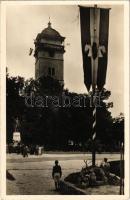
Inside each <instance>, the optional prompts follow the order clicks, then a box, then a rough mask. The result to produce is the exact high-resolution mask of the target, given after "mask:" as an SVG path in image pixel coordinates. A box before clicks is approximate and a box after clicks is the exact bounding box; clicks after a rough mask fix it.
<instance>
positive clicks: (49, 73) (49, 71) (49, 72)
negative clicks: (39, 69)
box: [48, 67, 51, 76]
mask: <svg viewBox="0 0 130 200" xmlns="http://www.w3.org/2000/svg"><path fill="white" fill-rule="evenodd" d="M48 75H49V76H51V68H50V67H49V68H48Z"/></svg>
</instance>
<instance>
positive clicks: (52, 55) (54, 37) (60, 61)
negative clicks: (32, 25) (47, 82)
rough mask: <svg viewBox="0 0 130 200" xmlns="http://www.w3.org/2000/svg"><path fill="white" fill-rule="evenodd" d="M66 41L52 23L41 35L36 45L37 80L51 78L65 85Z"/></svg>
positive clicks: (35, 42)
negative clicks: (44, 77) (45, 77)
mask: <svg viewBox="0 0 130 200" xmlns="http://www.w3.org/2000/svg"><path fill="white" fill-rule="evenodd" d="M64 40H65V37H62V36H61V35H60V34H59V32H57V31H56V30H55V29H53V28H52V26H51V23H50V22H49V23H48V27H47V28H45V29H44V30H43V31H42V32H41V33H39V34H38V35H37V37H36V39H35V41H34V44H35V52H34V57H35V78H36V79H39V78H41V77H43V76H50V77H53V78H54V79H56V80H58V81H59V82H60V83H61V84H63V83H64V58H63V56H64V52H65V50H64Z"/></svg>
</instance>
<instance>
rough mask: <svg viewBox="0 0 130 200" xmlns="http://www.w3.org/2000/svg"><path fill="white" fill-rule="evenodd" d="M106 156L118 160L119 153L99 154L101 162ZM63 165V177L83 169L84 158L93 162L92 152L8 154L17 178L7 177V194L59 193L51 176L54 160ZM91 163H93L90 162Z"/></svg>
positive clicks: (12, 171)
mask: <svg viewBox="0 0 130 200" xmlns="http://www.w3.org/2000/svg"><path fill="white" fill-rule="evenodd" d="M104 157H107V158H108V160H109V161H110V160H118V159H119V157H120V155H119V154H97V155H96V161H97V164H99V163H100V162H101V161H102V160H103V158H104ZM56 159H58V160H59V164H60V165H61V167H62V173H63V175H62V179H64V178H65V177H66V176H67V175H68V174H70V173H72V172H76V171H79V170H81V168H82V167H83V166H85V163H84V159H87V160H88V163H90V162H91V154H75V153H74V154H73V153H72V154H43V155H41V156H33V155H32V156H30V155H29V157H27V158H23V157H22V155H16V154H10V155H9V154H8V155H7V170H8V172H9V173H10V174H11V175H12V176H13V178H14V179H15V180H9V179H7V195H58V192H56V191H55V188H54V183H53V179H52V176H51V173H52V167H53V165H54V161H55V160H56ZM90 164H91V163H90Z"/></svg>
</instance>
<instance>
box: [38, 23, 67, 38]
mask: <svg viewBox="0 0 130 200" xmlns="http://www.w3.org/2000/svg"><path fill="white" fill-rule="evenodd" d="M42 38H46V39H52V40H60V41H64V39H65V37H62V36H61V35H60V33H59V32H58V31H56V30H55V29H53V28H52V27H51V22H50V21H49V23H48V27H47V28H45V29H44V30H43V31H42V32H41V33H40V34H38V36H37V39H42Z"/></svg>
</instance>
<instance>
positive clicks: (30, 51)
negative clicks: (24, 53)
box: [29, 48, 33, 56]
mask: <svg viewBox="0 0 130 200" xmlns="http://www.w3.org/2000/svg"><path fill="white" fill-rule="evenodd" d="M32 52H33V49H32V48H30V49H29V56H31V55H32Z"/></svg>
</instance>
